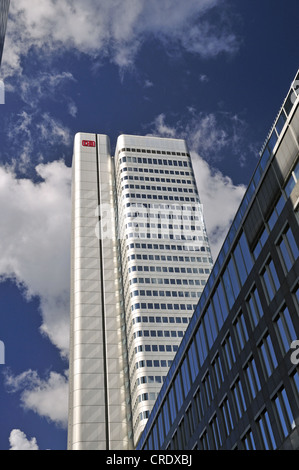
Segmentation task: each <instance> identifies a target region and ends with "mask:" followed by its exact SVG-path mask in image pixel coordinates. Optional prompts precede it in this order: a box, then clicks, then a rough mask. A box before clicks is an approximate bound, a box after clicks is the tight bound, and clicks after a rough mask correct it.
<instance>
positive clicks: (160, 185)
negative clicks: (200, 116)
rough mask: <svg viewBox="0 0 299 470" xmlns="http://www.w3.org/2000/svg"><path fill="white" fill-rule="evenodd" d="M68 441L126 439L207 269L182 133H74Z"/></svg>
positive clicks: (141, 418) (135, 430) (146, 407)
mask: <svg viewBox="0 0 299 470" xmlns="http://www.w3.org/2000/svg"><path fill="white" fill-rule="evenodd" d="M72 204H73V209H72V211H73V214H72V269H71V272H72V279H71V290H72V291H71V348H70V350H71V352H70V399H69V444H68V447H69V449H129V448H133V447H134V446H135V445H136V444H137V442H138V439H139V437H140V435H141V432H142V430H143V428H144V426H145V424H146V421H147V419H148V416H149V414H150V411H151V409H152V406H153V404H154V402H155V400H156V398H157V395H158V393H159V391H160V388H161V385H162V383H163V381H164V380H165V376H166V374H167V371H168V369H169V367H170V365H171V364H172V361H173V358H174V355H175V353H176V351H177V349H178V346H179V344H180V341H181V339H182V337H183V335H184V332H185V330H186V327H187V326H188V323H189V321H190V318H191V316H192V314H193V311H194V308H195V307H196V305H197V302H198V298H199V297H200V294H201V292H202V290H203V288H204V285H205V283H206V280H207V278H208V276H209V274H210V272H211V268H212V259H211V253H210V248H209V243H208V238H207V234H206V229H205V224H204V218H203V212H202V206H201V204H200V201H199V197H198V193H197V188H196V184H195V180H194V174H193V169H192V164H191V159H190V154H189V152H188V149H187V146H186V143H185V142H184V141H183V140H177V139H163V138H158V137H140V136H128V135H122V136H120V137H119V138H118V140H117V145H116V149H115V156H114V157H112V156H111V151H110V143H109V139H108V137H107V136H104V135H98V134H97V135H95V134H84V133H80V134H77V135H76V137H75V143H74V157H73V194H72Z"/></svg>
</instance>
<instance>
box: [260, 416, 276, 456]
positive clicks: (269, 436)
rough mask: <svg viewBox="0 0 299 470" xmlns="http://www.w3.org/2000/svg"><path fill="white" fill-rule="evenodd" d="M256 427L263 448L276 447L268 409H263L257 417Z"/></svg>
mask: <svg viewBox="0 0 299 470" xmlns="http://www.w3.org/2000/svg"><path fill="white" fill-rule="evenodd" d="M257 423H258V428H259V431H260V437H261V441H262V444H263V448H264V449H265V450H273V449H276V442H275V439H274V435H273V430H272V426H271V423H270V419H269V414H268V411H265V412H264V413H263V414H262V415H261V416H260V417H259V419H258V421H257Z"/></svg>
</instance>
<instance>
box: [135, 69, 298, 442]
mask: <svg viewBox="0 0 299 470" xmlns="http://www.w3.org/2000/svg"><path fill="white" fill-rule="evenodd" d="M298 83H299V72H298V73H297V76H296V79H295V80H294V82H293V83H292V86H291V88H290V90H289V92H288V94H287V97H286V99H285V101H284V102H283V106H282V107H281V109H280V111H279V114H278V116H277V118H276V120H275V122H274V125H273V127H272V129H271V131H270V133H269V135H268V137H267V139H266V142H265V144H264V146H263V148H262V151H261V158H260V161H259V163H258V166H257V168H256V170H255V172H254V175H253V177H252V179H251V181H250V183H249V186H248V189H247V191H246V194H245V196H244V198H243V201H242V203H241V205H240V207H239V210H238V212H237V214H236V216H235V219H234V221H233V224H232V226H231V228H230V231H229V233H228V235H227V238H226V240H225V242H224V245H223V247H222V249H221V250H220V253H219V256H218V258H217V260H216V262H215V265H214V267H213V270H212V273H211V275H210V278H209V280H208V282H207V285H206V287H205V289H204V291H203V293H202V295H201V297H200V300H199V303H198V306H197V308H196V310H195V312H194V315H193V317H192V320H191V322H190V324H189V327H188V329H187V331H186V333H185V335H184V338H183V340H182V342H181V345H180V348H179V350H178V352H177V355H176V357H175V361H174V363H173V365H172V366H171V368H170V370H169V373H168V375H167V378H166V380H165V382H164V385H163V387H162V389H161V391H160V394H159V397H158V399H157V401H156V403H155V405H154V407H153V410H152V413H151V415H150V418H149V419H148V422H147V425H146V427H145V429H144V432H143V434H142V436H141V438H140V440H139V443H138V446H137V449H155V450H159V449H173V450H177V449H180V450H184V449H190V450H191V449H203V450H204V449H262V450H266V449H297V450H299V374H298V372H299V370H298V364H299V350H298V339H299V226H298V224H299V214H298V208H299V90H298Z"/></svg>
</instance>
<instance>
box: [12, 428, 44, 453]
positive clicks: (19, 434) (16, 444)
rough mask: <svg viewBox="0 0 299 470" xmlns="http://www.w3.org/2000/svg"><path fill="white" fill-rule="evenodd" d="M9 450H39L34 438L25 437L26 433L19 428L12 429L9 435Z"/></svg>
mask: <svg viewBox="0 0 299 470" xmlns="http://www.w3.org/2000/svg"><path fill="white" fill-rule="evenodd" d="M9 443H10V449H9V450H39V449H38V445H37V442H36V438H35V437H33V438H32V439H31V440H29V439H27V436H26V434H25V433H24V432H23V431H21V430H20V429H13V430H12V431H11V433H10V436H9Z"/></svg>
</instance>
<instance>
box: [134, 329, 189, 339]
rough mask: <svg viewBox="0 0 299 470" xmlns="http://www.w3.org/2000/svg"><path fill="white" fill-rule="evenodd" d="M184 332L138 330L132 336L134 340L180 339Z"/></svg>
mask: <svg viewBox="0 0 299 470" xmlns="http://www.w3.org/2000/svg"><path fill="white" fill-rule="evenodd" d="M183 335H184V331H177V330H138V331H135V333H134V334H133V339H136V338H141V337H144V338H148V337H151V338H182V337H183Z"/></svg>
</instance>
